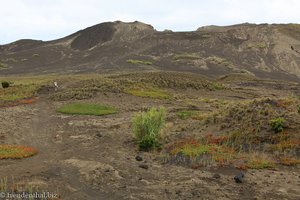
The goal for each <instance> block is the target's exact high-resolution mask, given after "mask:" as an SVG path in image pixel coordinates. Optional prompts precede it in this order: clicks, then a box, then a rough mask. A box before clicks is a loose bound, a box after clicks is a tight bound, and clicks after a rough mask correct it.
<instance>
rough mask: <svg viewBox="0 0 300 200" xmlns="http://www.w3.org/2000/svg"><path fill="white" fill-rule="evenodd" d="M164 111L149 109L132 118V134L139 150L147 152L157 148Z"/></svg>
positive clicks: (162, 108)
mask: <svg viewBox="0 0 300 200" xmlns="http://www.w3.org/2000/svg"><path fill="white" fill-rule="evenodd" d="M165 118H166V110H165V108H164V107H160V108H159V109H156V108H151V109H150V110H149V111H147V112H139V113H137V114H136V115H135V116H134V118H133V134H134V137H135V139H136V140H137V142H138V145H139V148H140V150H143V151H148V150H151V149H154V148H159V147H160V143H159V141H158V140H159V138H160V132H161V129H162V128H163V127H164V125H165Z"/></svg>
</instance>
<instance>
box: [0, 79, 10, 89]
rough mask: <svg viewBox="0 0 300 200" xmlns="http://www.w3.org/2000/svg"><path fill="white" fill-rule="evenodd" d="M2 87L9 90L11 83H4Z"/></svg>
mask: <svg viewBox="0 0 300 200" xmlns="http://www.w3.org/2000/svg"><path fill="white" fill-rule="evenodd" d="M1 85H2V87H3V88H8V87H9V86H10V84H9V82H7V81H2V82H1Z"/></svg>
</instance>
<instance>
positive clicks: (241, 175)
mask: <svg viewBox="0 0 300 200" xmlns="http://www.w3.org/2000/svg"><path fill="white" fill-rule="evenodd" d="M244 178H245V174H244V173H243V172H240V173H238V174H237V175H236V176H235V177H234V180H235V182H236V183H243V181H244V180H243V179H244Z"/></svg>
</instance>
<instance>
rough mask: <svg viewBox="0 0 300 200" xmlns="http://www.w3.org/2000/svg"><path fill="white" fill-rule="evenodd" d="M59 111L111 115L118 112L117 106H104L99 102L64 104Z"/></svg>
mask: <svg viewBox="0 0 300 200" xmlns="http://www.w3.org/2000/svg"><path fill="white" fill-rule="evenodd" d="M57 111H58V112H60V113H64V114H77V115H96V116H101V115H110V114H115V113H117V112H118V110H117V109H116V108H113V107H110V106H104V105H99V104H88V103H71V104H67V105H64V106H62V107H60V108H58V109H57Z"/></svg>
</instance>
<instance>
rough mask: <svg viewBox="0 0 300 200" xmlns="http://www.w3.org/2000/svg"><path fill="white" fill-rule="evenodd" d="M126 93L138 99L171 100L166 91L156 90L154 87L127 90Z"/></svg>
mask: <svg viewBox="0 0 300 200" xmlns="http://www.w3.org/2000/svg"><path fill="white" fill-rule="evenodd" d="M124 92H125V93H127V94H131V95H134V96H138V97H149V98H153V99H169V98H170V95H169V94H168V93H167V92H166V91H165V90H162V89H159V88H154V87H143V88H142V87H141V88H132V89H125V90H124Z"/></svg>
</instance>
